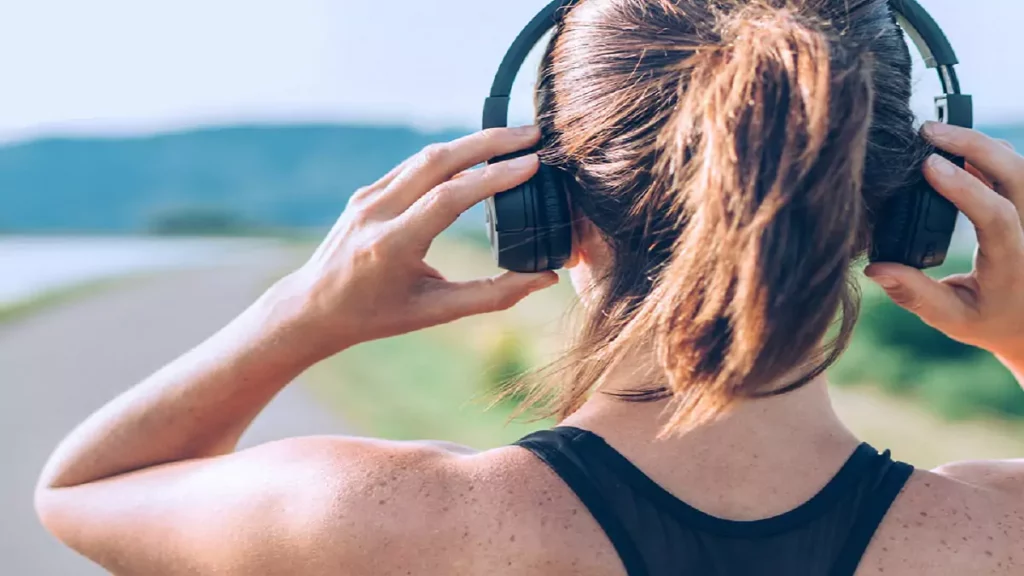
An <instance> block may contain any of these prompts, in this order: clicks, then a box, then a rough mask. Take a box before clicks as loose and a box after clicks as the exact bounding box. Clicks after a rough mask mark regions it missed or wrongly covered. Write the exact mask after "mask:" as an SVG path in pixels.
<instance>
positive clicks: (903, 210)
mask: <svg viewBox="0 0 1024 576" xmlns="http://www.w3.org/2000/svg"><path fill="white" fill-rule="evenodd" d="M922 193H923V191H922V190H920V189H916V188H915V189H911V190H906V191H903V192H900V193H897V195H896V196H894V197H893V198H891V199H890V200H889V201H888V202H887V203H886V205H885V210H884V217H883V218H882V220H881V221H880V222H879V223H878V224H876V227H875V232H874V237H873V238H872V245H871V260H872V261H875V262H900V263H902V262H904V261H905V260H906V259H907V248H908V243H909V240H910V239H909V236H910V234H911V232H912V230H911V226H912V225H913V224H914V221H915V220H916V218H915V216H916V215H915V209H916V206H917V205H918V202H917V196H918V195H920V194H922Z"/></svg>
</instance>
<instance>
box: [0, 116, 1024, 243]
mask: <svg viewBox="0 0 1024 576" xmlns="http://www.w3.org/2000/svg"><path fill="white" fill-rule="evenodd" d="M986 131H987V132H989V133H991V134H993V135H995V136H998V137H1000V138H1006V139H1008V140H1010V141H1012V142H1014V143H1015V144H1017V145H1018V148H1020V149H1024V126H1016V127H1015V126H1004V127H993V128H991V129H987V130H986ZM463 133H464V132H459V131H445V132H434V133H426V132H420V131H416V130H413V129H411V128H407V127H400V126H358V125H326V124H325V125H290V126H235V127H221V128H207V129H200V130H194V131H186V132H179V133H173V134H163V135H156V136H149V137H142V138H48V139H40V140H34V141H28V142H21V143H16V144H8V145H0V232H21V233H46V232H60V233H69V232H85V233H132V232H154V231H155V232H203V231H211V230H215V231H221V232H225V233H232V232H238V231H246V230H248V231H251V230H253V229H254V228H292V227H320V226H327V225H329V224H330V223H331V222H332V221H333V220H334V218H335V217H336V215H337V214H338V212H339V211H340V210H341V209H342V208H343V207H344V205H345V201H346V200H347V198H348V196H349V194H351V193H352V192H353V191H354V190H356V189H357V188H359V187H360V186H363V185H365V184H368V183H370V182H373V181H374V180H376V179H377V178H378V177H379V176H381V175H382V174H384V173H385V172H387V171H388V170H389V169H390V168H391V167H392V166H394V165H395V164H397V163H398V162H400V161H401V160H402V159H404V158H406V157H407V156H409V155H411V154H413V153H414V152H416V151H417V150H419V149H420V148H422V147H423V146H425V145H427V144H429V143H431V142H437V141H443V140H450V139H453V138H456V137H458V136H461V135H462V134H463ZM481 217H482V215H481V214H480V213H479V210H478V209H477V210H474V211H473V213H472V214H470V215H467V218H465V221H466V222H467V223H470V222H478V221H480V220H481Z"/></svg>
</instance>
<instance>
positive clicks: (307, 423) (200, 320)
mask: <svg viewBox="0 0 1024 576" xmlns="http://www.w3.org/2000/svg"><path fill="white" fill-rule="evenodd" d="M287 257H288V255H287V253H286V252H283V251H282V252H272V253H266V254H262V255H261V256H260V257H259V258H250V259H247V260H246V261H242V262H237V263H234V264H232V265H229V266H220V267H216V268H213V267H207V268H200V269H190V270H178V271H174V272H166V273H162V274H159V275H156V276H153V277H147V278H145V279H135V280H131V281H126V282H125V283H123V284H122V285H118V286H115V287H113V288H110V289H107V290H105V291H103V292H101V293H98V294H92V295H90V296H88V297H86V298H84V299H82V300H78V301H75V302H72V303H68V304H63V305H60V306H58V307H55V308H53V309H50V310H46V311H43V312H40V313H38V314H36V315H34V316H32V317H30V318H27V319H22V320H20V321H17V322H15V323H13V324H10V325H6V326H0V439H2V440H0V514H2V516H0V574H3V575H10V576H51V575H52V576H78V575H84V576H89V575H93V574H105V572H104V571H102V570H100V569H99V568H97V567H95V566H94V565H92V564H91V563H89V562H88V561H86V560H84V559H82V558H80V557H78V556H77V555H76V554H74V553H73V552H71V551H69V550H67V549H65V548H64V547H63V546H62V545H60V544H59V543H58V542H57V541H56V540H55V539H53V538H52V537H51V536H50V535H49V534H48V533H47V532H46V531H45V530H44V529H43V528H42V527H41V526H40V525H39V523H38V522H37V521H36V518H35V515H34V512H33V509H32V489H33V486H34V483H35V480H36V477H37V475H38V473H39V471H40V469H41V468H42V466H43V464H44V463H45V460H46V458H47V456H48V455H49V453H50V452H51V451H52V449H53V448H54V446H55V445H56V444H57V443H58V442H59V441H60V439H61V438H62V437H63V436H64V435H65V434H66V433H67V432H68V431H69V430H70V429H71V428H73V427H74V426H75V425H76V424H77V423H78V422H80V421H81V420H82V419H83V418H85V417H86V416H87V415H88V414H89V413H90V412H92V411H93V410H95V409H96V408H98V407H100V406H101V405H102V404H104V403H105V402H106V401H108V400H109V399H111V398H113V397H114V396H115V395H117V394H118V393H120V392H121V391H123V390H125V389H126V388H128V387H130V386H131V385H132V384H134V383H135V382H137V381H139V380H140V379H142V378H144V377H145V376H147V375H148V374H149V373H151V372H153V371H154V370H155V369H157V368H159V367H160V366H161V365H162V364H164V363H166V362H167V361H169V360H171V359H173V358H174V357H175V356H177V355H178V354H180V353H182V352H184V351H186V350H187V349H188V348H190V347H191V346H193V345H195V344H197V343H198V342H200V341H201V340H202V339H204V338H205V337H206V336H207V335H209V334H211V333H212V332H213V331H215V330H216V329H217V328H218V327H220V326H221V325H222V324H223V323H225V322H226V321H228V320H229V319H230V318H231V317H233V316H234V315H235V314H236V313H238V312H240V311H241V310H242V309H244V308H245V306H246V305H247V304H248V303H249V302H251V301H252V300H253V298H255V297H256V296H257V295H258V294H259V292H260V291H261V290H262V289H263V288H265V287H266V286H267V285H268V283H269V281H270V279H271V278H272V277H273V274H274V273H275V272H278V271H280V270H282V269H283V265H284V263H285V261H286V260H285V259H286V258H287ZM341 432H343V428H342V426H341V425H340V424H339V423H338V422H337V420H336V419H335V418H333V417H332V416H331V415H330V414H328V413H327V412H325V411H324V410H322V409H320V408H319V407H318V406H316V405H315V404H314V403H313V402H312V401H311V400H310V399H309V398H307V397H306V396H305V394H304V391H303V389H302V388H301V387H297V386H291V387H289V388H287V389H286V390H285V391H284V392H283V393H282V394H281V395H279V396H278V397H277V398H276V399H275V400H274V402H273V403H272V404H271V406H270V407H269V408H268V409H267V411H266V412H264V413H263V414H262V415H261V416H260V417H259V418H258V419H257V421H256V422H255V423H254V425H253V427H252V429H251V430H250V431H249V433H247V435H246V436H245V438H244V439H243V444H244V445H252V444H254V443H258V442H263V441H266V440H272V439H277V438H282V437H286V436H292V435H301V434H333V433H341Z"/></svg>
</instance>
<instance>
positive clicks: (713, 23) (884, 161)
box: [533, 0, 929, 432]
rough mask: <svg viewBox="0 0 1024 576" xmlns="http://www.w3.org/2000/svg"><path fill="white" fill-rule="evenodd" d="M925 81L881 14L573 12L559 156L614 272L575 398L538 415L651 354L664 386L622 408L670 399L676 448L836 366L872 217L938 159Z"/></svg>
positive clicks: (703, 3)
mask: <svg viewBox="0 0 1024 576" xmlns="http://www.w3.org/2000/svg"><path fill="white" fill-rule="evenodd" d="M910 69H911V61H910V55H909V50H908V47H907V45H906V43H905V42H904V40H903V36H902V32H901V31H900V30H899V28H898V26H897V25H896V22H895V20H894V17H893V15H892V13H891V12H890V10H889V8H888V5H887V2H886V0H720V1H716V2H708V1H707V0H583V1H582V2H579V3H577V4H576V5H575V6H574V7H572V8H571V9H569V10H568V12H567V13H566V14H564V17H563V18H562V20H561V23H560V25H559V26H558V27H557V28H556V30H555V34H554V36H553V38H552V40H551V43H550V44H549V46H548V49H547V51H546V54H545V56H544V59H543V62H542V66H541V73H540V81H539V84H538V89H537V107H538V122H539V124H540V126H541V129H542V133H543V135H544V144H545V146H544V152H543V154H542V157H543V159H544V161H545V162H546V163H548V164H551V165H555V166H559V167H561V169H562V170H563V171H564V177H563V179H564V181H565V186H566V187H567V188H568V193H569V195H570V198H571V200H572V205H573V208H574V211H576V213H578V214H581V215H583V216H586V218H588V219H589V220H590V221H591V222H593V223H594V225H595V226H596V228H597V229H598V230H599V231H600V232H601V234H602V235H603V236H604V238H605V239H606V240H607V242H608V243H609V245H610V246H611V248H612V252H613V255H614V256H613V263H612V264H611V266H610V267H609V269H608V270H606V271H605V272H606V274H605V276H604V278H603V279H601V281H600V284H599V285H600V290H599V293H598V294H597V296H596V301H595V303H594V305H593V306H591V307H590V309H589V310H588V314H587V318H586V319H585V323H584V326H583V329H582V331H581V333H580V334H579V337H578V339H577V342H576V344H575V346H574V347H573V349H572V351H571V352H570V354H569V355H568V356H567V359H566V362H565V363H564V365H562V366H563V367H564V368H565V370H564V375H565V376H566V379H567V380H568V382H566V383H562V384H560V385H552V384H550V383H548V384H541V385H540V389H539V390H535V391H534V395H533V398H534V399H537V398H540V397H544V396H545V394H549V395H551V396H553V400H554V403H553V404H552V406H551V413H553V414H557V415H559V416H566V415H568V414H569V413H571V412H572V411H574V410H575V409H576V408H577V407H578V406H579V405H580V404H581V403H582V402H583V400H584V399H585V398H586V396H587V394H588V393H589V391H590V390H592V389H594V387H595V385H596V384H598V383H599V382H600V380H601V378H602V376H603V375H604V374H605V373H606V372H607V371H608V369H609V368H610V367H611V366H613V365H614V364H615V363H616V362H617V361H618V360H621V359H623V358H624V357H626V356H627V355H628V354H630V353H631V351H635V350H637V349H638V347H641V346H653V347H654V349H655V350H657V352H658V358H659V361H660V364H661V366H662V368H664V370H665V373H666V375H667V384H664V382H662V383H659V384H664V385H656V386H654V387H653V388H651V389H648V390H644V391H642V392H639V393H631V394H624V395H625V397H627V398H630V399H640V400H643V399H655V398H666V397H671V398H672V399H673V402H674V404H673V406H674V416H673V418H672V420H671V424H670V425H669V427H668V429H667V430H666V432H668V431H671V430H680V429H682V428H684V427H688V426H691V425H694V424H696V423H699V422H702V421H705V420H707V419H710V418H714V417H715V416H717V415H718V414H720V413H721V412H722V411H724V410H725V409H727V408H728V407H729V406H730V405H731V404H732V403H733V402H734V401H736V400H737V399H740V398H744V397H758V396H766V395H774V394H780V393H784V392H786V391H789V390H793V389H796V388H798V387H800V386H802V385H804V384H805V383H807V382H809V381H810V380H811V379H813V378H814V377H815V376H817V375H819V374H821V373H822V372H823V371H824V370H825V369H826V368H828V367H829V366H830V365H831V364H832V363H833V362H834V361H835V360H836V359H837V357H838V356H839V354H840V353H841V352H842V351H843V350H844V349H845V346H846V345H847V343H848V341H849V339H850V335H851V332H852V329H853V324H854V322H855V321H856V317H857V312H858V298H857V296H858V294H857V291H856V287H855V284H854V283H853V282H852V281H851V276H850V268H851V264H852V263H853V262H854V261H855V260H857V259H858V258H859V257H860V256H862V255H863V254H864V253H865V252H866V250H867V249H868V248H869V242H870V238H871V228H872V224H873V220H874V214H876V213H877V212H878V208H879V207H880V206H881V205H882V203H883V202H884V201H885V200H886V199H887V198H888V197H889V196H891V195H892V194H894V193H896V192H897V191H898V190H899V189H900V188H902V187H905V186H908V185H913V184H914V183H915V182H914V180H915V179H918V178H920V170H919V168H920V164H921V162H922V161H923V159H924V157H925V156H926V155H927V153H928V151H929V150H928V149H927V145H926V144H925V143H924V142H923V141H922V139H921V138H920V137H919V136H918V133H917V131H916V130H915V128H914V126H913V120H914V118H913V114H912V113H911V111H910V107H909V101H910V90H911V86H910ZM840 313H841V314H840ZM837 315H838V316H837ZM837 318H839V319H840V320H839V325H838V329H837V332H836V334H835V336H834V337H833V338H831V339H829V340H828V341H827V342H826V341H825V340H826V336H827V335H828V332H829V329H830V327H831V326H832V325H833V323H835V322H836V320H837Z"/></svg>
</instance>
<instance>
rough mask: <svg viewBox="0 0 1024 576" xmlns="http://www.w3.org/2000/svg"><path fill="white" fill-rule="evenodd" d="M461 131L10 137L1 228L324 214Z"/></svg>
mask: <svg viewBox="0 0 1024 576" xmlns="http://www.w3.org/2000/svg"><path fill="white" fill-rule="evenodd" d="M461 135H462V134H461V133H458V132H438V133H423V132H418V131H415V130H412V129H409V128H403V127H380V126H345V125H337V126H335V125H322V126H321V125H310V126H282V127H273V126H271V127H266V126H261V127H255V126H252V127H246V126H239V127H226V128H216V129H203V130H196V131H191V132H182V133H175V134H166V135H159V136H152V137H145V138H118V139H100V138H88V139H43V140H37V141H30V142H25V143H18V144H13V145H8V146H3V147H0V231H4V232H56V231H59V232H68V231H73V232H104V233H110V232H117V233H121V232H140V231H149V230H151V229H153V228H154V227H155V228H160V227H161V226H164V225H168V224H174V223H176V222H180V221H181V220H189V221H196V222H199V223H221V224H224V223H225V221H226V220H230V221H232V222H234V223H235V224H245V225H255V226H265V227H307V226H326V225H329V224H330V223H331V222H333V221H334V219H335V218H336V217H337V215H338V214H339V212H340V211H341V210H342V209H343V208H344V206H345V202H346V201H347V199H348V197H349V195H350V194H351V193H352V192H353V191H355V190H356V189H357V188H359V187H360V186H363V185H366V184H369V183H371V182H373V181H374V180H376V179H377V178H379V177H380V176H382V175H383V174H385V173H386V172H387V171H388V170H390V169H391V167H393V166H394V165H395V164H397V163H399V162H400V161H402V160H403V159H404V158H406V157H408V156H409V155H411V154H413V153H415V152H416V151H418V150H419V149H421V148H422V147H423V146H425V145H427V144H429V143H431V142H437V141H442V140H450V139H453V138H456V137H458V136H461ZM236 221H237V222H236Z"/></svg>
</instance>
